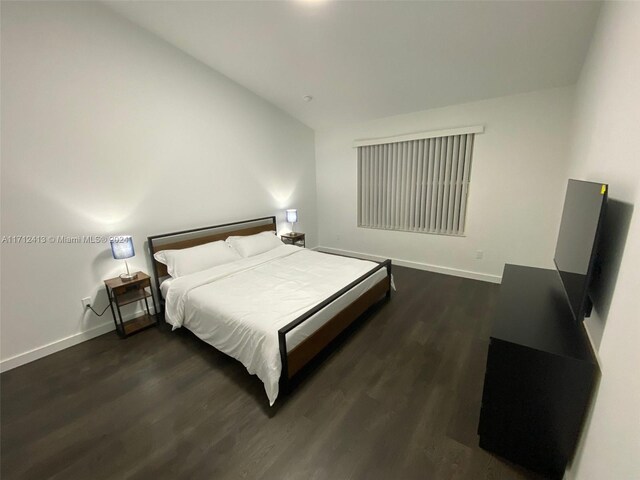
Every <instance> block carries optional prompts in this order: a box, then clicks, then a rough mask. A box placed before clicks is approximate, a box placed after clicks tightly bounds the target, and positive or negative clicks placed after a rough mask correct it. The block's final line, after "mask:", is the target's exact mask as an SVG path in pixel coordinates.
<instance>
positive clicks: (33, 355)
mask: <svg viewBox="0 0 640 480" xmlns="http://www.w3.org/2000/svg"><path fill="white" fill-rule="evenodd" d="M151 310H152V311H153V309H151ZM142 313H143V312H142V310H140V311H137V312H133V313H130V314H129V315H123V320H124V321H125V322H126V321H127V320H131V319H133V318H135V317H137V316H138V315H141V314H142ZM112 330H115V325H114V324H113V319H110V320H109V321H108V322H104V323H102V324H100V325H96V326H95V327H92V328H90V329H89V330H85V331H84V332H78V333H75V334H73V335H70V336H68V337H65V338H61V339H60V340H56V341H55V342H51V343H49V344H47V345H43V346H42V347H37V348H34V349H33V350H29V351H27V352H24V353H19V354H18V355H14V356H13V357H9V358H5V359H4V360H2V361H0V372H6V371H7V370H11V369H12V368H16V367H19V366H21V365H25V364H27V363H29V362H33V361H35V360H38V359H40V358H42V357H46V356H47V355H51V354H52V353H56V352H59V351H60V350H64V349H65V348H69V347H73V346H74V345H77V344H79V343H82V342H86V341H87V340H91V339H92V338H95V337H99V336H100V335H103V334H105V333H108V332H110V331H112Z"/></svg>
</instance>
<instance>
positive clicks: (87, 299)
mask: <svg viewBox="0 0 640 480" xmlns="http://www.w3.org/2000/svg"><path fill="white" fill-rule="evenodd" d="M80 301H81V302H82V307H83V308H84V309H87V308H88V307H90V306H91V297H84V298H83V299H82V300H80Z"/></svg>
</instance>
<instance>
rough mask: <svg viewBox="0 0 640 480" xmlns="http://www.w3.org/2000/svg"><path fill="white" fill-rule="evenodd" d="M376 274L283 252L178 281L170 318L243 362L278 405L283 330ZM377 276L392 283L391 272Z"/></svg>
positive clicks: (354, 262)
mask: <svg viewBox="0 0 640 480" xmlns="http://www.w3.org/2000/svg"><path fill="white" fill-rule="evenodd" d="M374 266H375V264H374V263H373V262H368V261H364V260H358V259H353V258H345V257H340V256H336V255H328V254H324V253H319V252H314V251H311V250H306V249H302V248H299V247H294V246H292V245H283V246H281V247H278V248H276V249H274V250H271V251H269V252H266V253H263V254H260V255H256V256H254V257H249V258H245V259H242V260H238V261H236V262H233V263H230V264H226V265H220V266H218V267H214V268H211V269H208V270H204V271H202V272H198V273H194V274H191V275H187V276H184V277H180V278H177V279H175V280H173V281H172V283H171V285H170V287H169V289H168V291H167V294H166V299H165V300H166V305H165V308H166V313H165V317H166V319H167V322H169V323H170V324H171V325H173V327H174V329H175V328H179V327H180V326H183V325H184V326H185V327H187V328H188V329H189V330H191V331H192V332H193V333H195V334H196V335H197V336H198V337H199V338H201V339H202V340H204V341H206V342H207V343H209V344H211V345H213V346H214V347H216V348H217V349H218V350H220V351H222V352H224V353H226V354H227V355H230V356H232V357H234V358H236V359H237V360H239V361H241V362H242V363H243V364H244V366H245V367H246V368H247V370H248V371H249V373H251V374H255V375H257V376H258V377H259V378H260V380H262V382H263V383H264V387H265V390H266V393H267V396H268V397H269V402H270V404H271V405H273V403H274V402H275V400H276V398H277V396H278V381H279V379H280V372H281V369H282V365H281V361H280V350H279V346H278V329H280V328H282V327H283V326H285V325H286V324H288V323H289V322H291V321H293V320H295V319H296V318H297V317H299V316H300V315H302V314H303V313H305V312H306V311H308V310H310V309H311V308H313V307H314V306H315V305H317V304H319V303H320V302H322V301H323V300H325V299H326V298H327V297H329V296H331V295H332V294H334V293H335V292H337V291H338V290H340V289H341V288H343V287H345V286H346V285H348V284H349V283H351V282H353V281H354V280H355V279H357V278H358V277H360V276H361V275H363V274H364V273H366V272H367V271H369V270H370V269H372V268H373V267H374ZM377 273H378V274H380V275H382V276H386V271H384V269H383V270H382V271H379V272H377ZM364 291H366V288H363V289H362V290H361V292H360V294H362V293H364ZM305 323H307V322H305ZM296 330H298V329H296ZM291 333H293V332H291ZM290 335H291V334H288V335H287V343H289V342H290V340H289V337H290ZM303 335H305V336H306V335H308V333H306V334H303ZM299 341H301V339H300V338H298V343H299ZM290 348H291V347H289V349H290Z"/></svg>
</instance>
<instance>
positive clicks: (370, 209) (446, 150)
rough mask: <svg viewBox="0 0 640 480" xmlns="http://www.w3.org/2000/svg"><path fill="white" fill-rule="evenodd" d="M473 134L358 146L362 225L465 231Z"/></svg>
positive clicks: (445, 231) (447, 232)
mask: <svg viewBox="0 0 640 480" xmlns="http://www.w3.org/2000/svg"><path fill="white" fill-rule="evenodd" d="M473 140H474V134H473V133H470V134H463V135H448V136H442V137H435V138H425V139H419V140H409V141H402V142H394V143H385V144H382V145H366V146H359V147H358V226H360V227H367V228H379V229H386V230H403V231H411V232H421V233H437V234H446V235H463V234H464V224H465V213H466V208H467V193H468V191H469V176H470V173H471V157H472V152H473Z"/></svg>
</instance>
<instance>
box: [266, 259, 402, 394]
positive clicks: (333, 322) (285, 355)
mask: <svg viewBox="0 0 640 480" xmlns="http://www.w3.org/2000/svg"><path fill="white" fill-rule="evenodd" d="M383 268H386V269H387V276H386V277H385V278H383V279H382V280H380V281H379V282H377V283H376V284H375V285H374V286H373V287H371V288H370V289H369V290H367V291H366V292H365V293H363V294H362V295H361V296H360V297H358V298H357V299H355V300H354V301H353V302H351V303H350V304H349V305H347V306H346V307H345V308H343V309H342V310H340V311H339V312H338V313H336V314H335V315H334V316H333V317H331V318H330V319H329V320H328V321H327V322H326V323H325V324H323V325H322V326H321V327H320V328H318V329H317V330H316V331H315V332H314V333H313V334H312V335H310V336H309V337H307V338H306V339H305V340H304V341H302V342H301V343H300V344H299V345H297V346H296V347H295V348H293V349H292V350H291V351H289V352H287V333H289V332H290V331H292V330H293V329H294V328H296V327H297V326H299V325H300V324H302V323H303V322H305V321H306V320H308V319H309V318H311V317H313V316H314V315H315V314H316V313H318V312H319V311H320V310H322V309H323V308H325V307H327V306H328V305H330V304H331V303H332V302H334V301H336V300H337V299H338V298H340V297H341V296H342V295H344V294H345V293H347V292H348V291H350V290H351V289H353V288H355V287H356V286H358V285H359V284H360V283H362V282H363V281H365V280H366V279H367V278H369V277H371V276H372V275H374V274H375V273H376V272H377V271H378V270H381V269H383ZM382 297H385V298H386V299H387V300H388V299H389V298H391V260H385V261H384V262H381V263H379V264H378V265H376V266H375V267H374V268H372V269H371V270H369V271H368V272H367V273H365V274H364V275H362V276H361V277H359V278H358V279H356V280H355V281H353V282H351V283H350V284H349V285H347V286H346V287H344V288H343V289H341V290H339V291H338V292H336V293H335V294H333V295H331V296H330V297H329V298H327V299H326V300H325V301H323V302H322V303H320V304H318V305H316V306H315V307H314V308H312V309H311V310H309V311H308V312H305V313H304V314H303V315H301V316H300V317H298V318H296V319H295V320H293V321H292V322H291V323H289V324H287V325H285V326H284V327H282V328H281V329H280V330H278V342H279V346H280V360H281V361H282V372H281V374H280V394H284V393H286V392H287V391H288V390H289V388H290V381H291V379H292V378H293V376H294V375H295V374H296V373H298V372H299V371H300V370H301V369H302V367H304V366H305V365H306V364H307V363H309V362H310V361H311V360H312V359H313V358H314V357H315V356H316V355H317V354H318V353H320V352H321V351H322V350H323V349H324V348H325V347H326V346H327V345H328V344H329V343H331V341H332V340H333V339H335V338H336V337H337V336H338V335H339V334H340V333H342V332H343V331H344V330H345V329H346V328H347V327H348V326H349V325H351V324H352V323H353V322H354V321H355V320H356V319H357V318H358V317H360V315H362V314H363V313H364V312H366V311H367V310H368V309H369V308H370V307H371V306H372V305H374V304H375V303H377V302H378V301H379V300H380V299H381V298H382Z"/></svg>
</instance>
